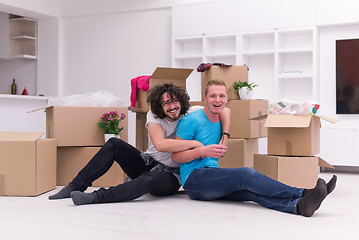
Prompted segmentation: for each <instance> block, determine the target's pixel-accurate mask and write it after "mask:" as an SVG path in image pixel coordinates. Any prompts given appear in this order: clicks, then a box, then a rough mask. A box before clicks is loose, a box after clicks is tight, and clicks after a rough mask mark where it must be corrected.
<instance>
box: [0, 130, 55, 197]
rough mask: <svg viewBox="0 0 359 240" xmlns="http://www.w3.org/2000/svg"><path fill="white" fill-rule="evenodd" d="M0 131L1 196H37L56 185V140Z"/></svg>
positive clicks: (31, 133)
mask: <svg viewBox="0 0 359 240" xmlns="http://www.w3.org/2000/svg"><path fill="white" fill-rule="evenodd" d="M43 134H44V133H41V132H0V153H1V154H0V195H2V196H37V195H39V194H41V193H44V192H47V191H50V190H52V189H55V187H56V140H55V139H40V137H41V136H42V135H43Z"/></svg>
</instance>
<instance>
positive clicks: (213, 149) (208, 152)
mask: <svg viewBox="0 0 359 240" xmlns="http://www.w3.org/2000/svg"><path fill="white" fill-rule="evenodd" d="M201 150H202V154H201V155H202V156H201V157H202V158H206V157H212V158H220V157H222V156H223V155H224V154H225V153H226V152H227V147H226V146H223V145H220V144H212V145H208V146H205V147H203V148H202V149H201Z"/></svg>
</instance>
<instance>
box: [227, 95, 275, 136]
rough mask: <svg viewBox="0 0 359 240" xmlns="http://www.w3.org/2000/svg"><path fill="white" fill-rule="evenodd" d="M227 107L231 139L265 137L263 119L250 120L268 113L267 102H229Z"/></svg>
mask: <svg viewBox="0 0 359 240" xmlns="http://www.w3.org/2000/svg"><path fill="white" fill-rule="evenodd" d="M227 107H228V108H229V109H231V128H230V131H229V133H230V134H231V138H261V137H267V129H266V128H264V119H263V120H258V121H253V120H249V119H250V118H254V117H258V116H262V115H264V114H267V113H268V100H260V99H253V100H230V101H229V102H228V104H227Z"/></svg>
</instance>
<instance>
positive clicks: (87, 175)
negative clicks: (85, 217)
mask: <svg viewBox="0 0 359 240" xmlns="http://www.w3.org/2000/svg"><path fill="white" fill-rule="evenodd" d="M140 154H141V151H139V150H137V149H136V148H134V147H133V146H132V145H130V144H128V143H127V142H125V141H123V140H121V139H117V138H111V139H110V140H108V141H107V142H106V143H105V145H103V147H102V148H101V149H100V150H99V151H98V152H97V153H96V154H95V156H94V157H93V158H92V159H91V160H90V161H89V162H88V163H87V165H86V166H85V167H84V168H83V169H82V170H81V171H80V172H79V173H78V174H77V176H76V177H75V178H74V179H73V180H72V182H70V183H69V186H70V187H71V188H72V189H75V190H78V191H85V190H86V189H87V188H88V187H90V186H92V182H93V181H95V180H96V179H98V178H99V177H101V176H102V175H104V174H105V173H106V172H107V171H108V170H109V169H110V168H111V166H112V164H113V163H114V162H115V161H116V162H117V163H118V164H119V165H120V166H121V168H122V170H123V171H124V172H125V173H126V174H127V175H128V176H129V177H130V178H131V179H132V180H131V181H128V182H124V183H123V184H120V185H117V186H113V187H110V188H108V189H106V188H100V189H99V190H98V191H97V193H98V194H97V195H98V199H96V202H98V203H107V202H123V201H130V200H133V199H136V198H138V197H141V196H142V195H144V194H146V193H151V194H153V195H155V196H167V195H172V194H175V193H176V192H177V191H178V189H179V187H180V185H179V182H178V180H177V178H176V177H175V176H174V175H173V174H172V173H168V172H164V171H160V170H153V171H150V170H151V168H152V167H153V166H147V165H146V164H145V162H144V161H143V159H142V157H141V156H140Z"/></svg>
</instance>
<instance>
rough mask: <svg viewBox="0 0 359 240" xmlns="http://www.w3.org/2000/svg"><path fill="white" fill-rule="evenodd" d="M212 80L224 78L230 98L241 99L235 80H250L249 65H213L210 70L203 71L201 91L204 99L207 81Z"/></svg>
mask: <svg viewBox="0 0 359 240" xmlns="http://www.w3.org/2000/svg"><path fill="white" fill-rule="evenodd" d="M210 80H222V81H224V82H225V83H226V87H227V94H228V98H229V99H236V100H239V95H238V91H236V90H235V89H234V88H232V87H233V84H234V82H238V81H241V82H248V67H247V66H232V67H220V66H211V68H209V69H208V70H206V71H204V72H202V73H201V91H202V95H201V96H202V101H203V100H204V91H205V89H206V86H207V82H209V81H210Z"/></svg>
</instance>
